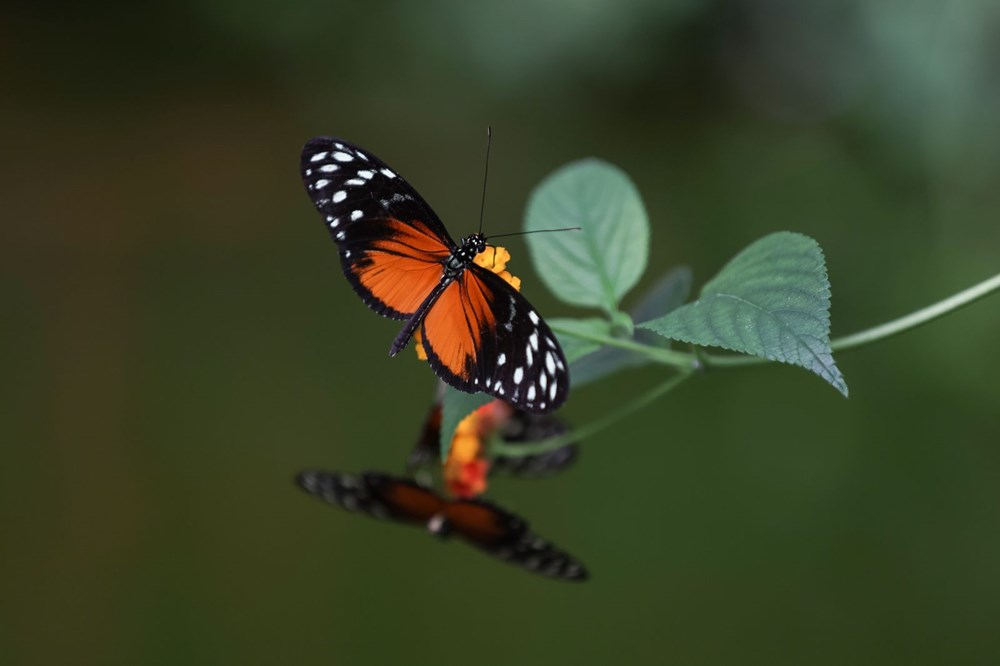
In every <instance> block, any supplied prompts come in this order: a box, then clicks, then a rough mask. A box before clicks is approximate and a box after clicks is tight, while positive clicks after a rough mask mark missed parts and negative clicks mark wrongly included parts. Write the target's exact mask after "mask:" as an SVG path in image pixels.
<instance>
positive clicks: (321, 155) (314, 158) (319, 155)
mask: <svg viewBox="0 0 1000 666" xmlns="http://www.w3.org/2000/svg"><path fill="white" fill-rule="evenodd" d="M325 159H326V151H324V152H322V153H316V154H315V155H313V156H312V157H310V158H309V161H310V162H319V161H320V160H325Z"/></svg>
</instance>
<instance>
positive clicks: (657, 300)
mask: <svg viewBox="0 0 1000 666" xmlns="http://www.w3.org/2000/svg"><path fill="white" fill-rule="evenodd" d="M693 281H694V278H693V276H692V275H691V268H690V267H689V266H676V267H674V268H672V269H670V270H669V271H667V273H666V274H665V275H664V276H663V277H661V278H660V279H659V280H657V281H656V283H655V284H654V285H653V286H652V287H651V288H650V289H649V291H647V292H646V293H645V294H644V295H643V296H642V298H641V299H639V302H638V303H636V306H635V307H634V308H632V318H633V319H634V320H635V321H638V322H644V321H649V320H650V319H656V318H658V317H662V316H663V315H665V314H669V313H670V312H673V311H674V310H676V309H677V308H679V307H680V306H682V305H684V301H686V300H687V298H688V296H690V295H691V283H692V282H693Z"/></svg>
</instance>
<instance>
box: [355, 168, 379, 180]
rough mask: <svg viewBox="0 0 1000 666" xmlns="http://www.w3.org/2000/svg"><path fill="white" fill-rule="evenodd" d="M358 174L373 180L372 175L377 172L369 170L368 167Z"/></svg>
mask: <svg viewBox="0 0 1000 666" xmlns="http://www.w3.org/2000/svg"><path fill="white" fill-rule="evenodd" d="M358 175H359V176H361V177H362V178H364V179H365V180H371V179H372V176H374V175H375V172H374V171H369V170H367V169H362V170H361V171H359V172H358Z"/></svg>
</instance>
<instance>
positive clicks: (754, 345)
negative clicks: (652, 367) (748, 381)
mask: <svg viewBox="0 0 1000 666" xmlns="http://www.w3.org/2000/svg"><path fill="white" fill-rule="evenodd" d="M641 327H642V328H647V329H649V330H651V331H654V332H656V333H659V334H660V335H662V336H664V337H667V338H670V339H672V340H681V341H683V342H690V343H692V344H696V345H702V346H713V347H722V348H724V349H730V350H732V351H736V352H742V353H744V354H751V355H753V356H761V357H763V358H767V359H770V360H772V361H780V362H782V363H790V364H792V365H798V366H800V367H803V368H806V369H807V370H811V371H812V372H814V373H816V374H817V375H819V376H820V377H822V378H823V379H825V380H826V381H828V382H829V383H830V384H831V385H833V387H834V388H836V389H837V390H838V391H840V392H841V393H842V394H844V395H845V396H846V395H847V384H846V383H845V382H844V378H843V376H841V374H840V370H838V369H837V365H836V363H835V362H834V360H833V352H832V351H831V350H830V283H829V281H828V280H827V276H826V265H825V263H824V261H823V251H822V250H821V249H820V247H819V245H818V244H817V243H816V241H814V240H813V239H811V238H809V237H808V236H803V235H802V234H796V233H791V232H787V231H783V232H779V233H774V234H770V235H768V236H765V237H764V238H761V239H760V240H758V241H756V242H755V243H753V244H751V245H750V246H749V247H747V248H746V249H745V250H743V251H742V252H740V253H739V254H738V255H736V257H734V258H733V259H732V260H731V261H730V262H729V263H728V264H726V266H725V267H724V268H723V269H722V270H721V271H720V272H719V274H718V275H717V276H715V277H714V278H713V279H712V280H711V281H710V282H708V283H707V284H706V285H705V286H704V287H703V288H702V290H701V297H700V298H699V299H698V300H697V301H695V302H694V303H691V304H689V305H685V306H684V307H682V308H680V309H678V310H674V311H673V312H672V313H670V314H668V315H667V316H665V317H661V318H660V319H655V320H653V321H650V322H647V323H645V324H641Z"/></svg>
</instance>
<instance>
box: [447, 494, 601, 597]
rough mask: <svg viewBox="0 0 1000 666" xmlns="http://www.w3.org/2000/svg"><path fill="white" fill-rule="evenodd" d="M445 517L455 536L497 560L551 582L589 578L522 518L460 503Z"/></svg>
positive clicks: (480, 504) (469, 502)
mask: <svg viewBox="0 0 1000 666" xmlns="http://www.w3.org/2000/svg"><path fill="white" fill-rule="evenodd" d="M444 516H445V518H446V519H447V520H448V523H449V526H450V528H451V531H452V534H453V535H455V536H457V537H460V538H461V539H462V540H464V541H466V542H467V543H469V544H471V545H472V546H475V547H476V548H479V549H480V550H483V551H485V552H487V553H489V554H490V555H493V556H494V557H498V558H500V559H502V560H505V561H507V562H510V563H511V564H515V565H517V566H520V567H523V568H524V569H527V570H528V571H531V572H534V573H537V574H541V575H543V576H548V577H550V578H556V579H560V580H568V581H583V580H586V579H587V578H588V573H587V570H586V569H585V568H584V567H583V565H582V564H580V562H578V561H577V560H576V559H574V558H573V557H572V556H571V555H568V554H567V553H565V552H563V551H561V550H559V549H558V548H556V547H555V546H553V545H552V544H551V543H549V542H548V541H546V540H545V539H542V538H541V537H538V536H537V535H535V534H534V533H533V532H531V531H530V530H529V529H528V524H527V523H526V522H525V521H524V520H523V519H522V518H520V517H518V516H516V515H514V514H512V513H509V512H507V511H504V510H503V509H501V508H499V507H497V506H495V505H493V504H489V503H488V502H483V501H479V500H459V501H456V502H452V503H450V504H449V505H448V506H447V507H446V508H445V510H444Z"/></svg>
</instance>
